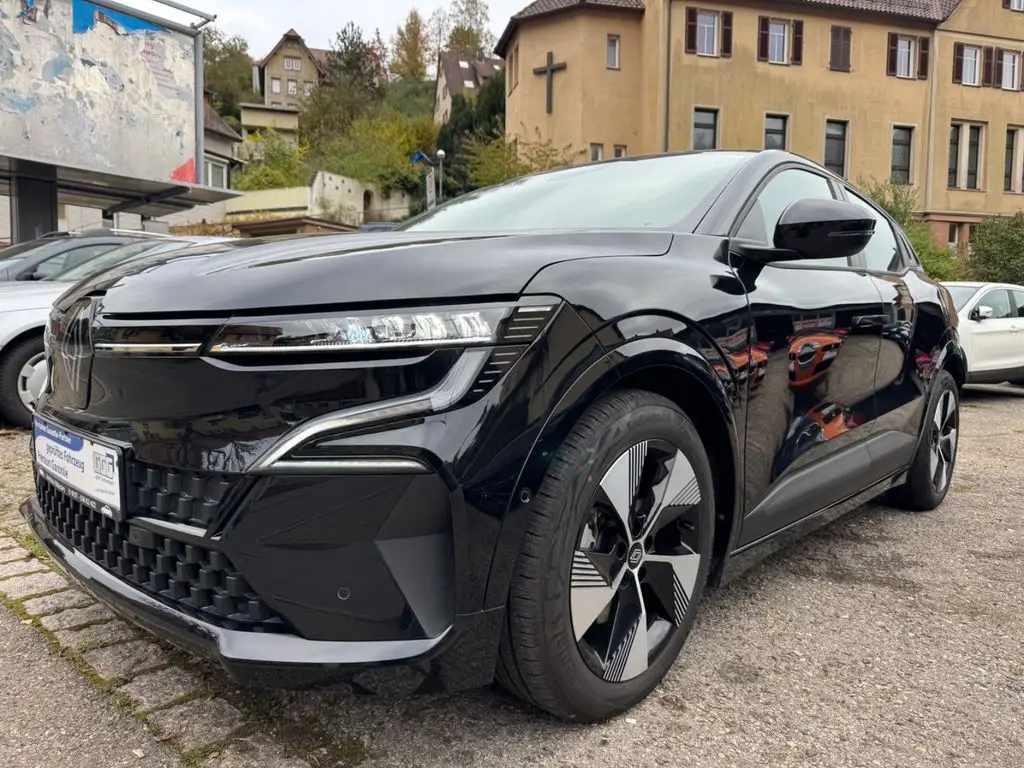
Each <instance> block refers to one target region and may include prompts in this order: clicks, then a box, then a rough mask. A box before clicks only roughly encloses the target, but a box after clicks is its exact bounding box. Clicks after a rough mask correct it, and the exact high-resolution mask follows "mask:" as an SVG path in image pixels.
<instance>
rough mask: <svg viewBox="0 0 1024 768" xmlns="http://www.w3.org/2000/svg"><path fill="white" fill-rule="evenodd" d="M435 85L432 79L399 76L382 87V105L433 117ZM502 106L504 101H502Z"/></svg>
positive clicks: (412, 113)
mask: <svg viewBox="0 0 1024 768" xmlns="http://www.w3.org/2000/svg"><path fill="white" fill-rule="evenodd" d="M435 89H436V86H435V84H434V81H433V80H422V79H415V78H410V77H399V78H396V79H395V80H392V81H391V82H390V83H388V86H387V88H385V89H384V106H385V108H388V109H393V110H395V111H396V112H401V113H402V114H403V115H406V116H407V117H421V116H427V117H431V118H432V117H433V114H434V97H435V95H436V90H435ZM502 106H504V101H502Z"/></svg>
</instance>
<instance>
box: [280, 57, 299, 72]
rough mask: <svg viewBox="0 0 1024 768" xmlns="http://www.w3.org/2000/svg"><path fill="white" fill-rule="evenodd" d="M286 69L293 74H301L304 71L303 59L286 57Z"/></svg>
mask: <svg viewBox="0 0 1024 768" xmlns="http://www.w3.org/2000/svg"><path fill="white" fill-rule="evenodd" d="M284 68H285V69H286V70H290V71H292V72H299V71H301V70H302V59H297V58H295V57H294V56H285V57H284Z"/></svg>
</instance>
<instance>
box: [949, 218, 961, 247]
mask: <svg viewBox="0 0 1024 768" xmlns="http://www.w3.org/2000/svg"><path fill="white" fill-rule="evenodd" d="M959 240H960V225H959V224H950V225H949V231H948V232H947V234H946V244H947V245H948V246H949V247H950V248H952V249H953V250H954V251H955V250H956V245H957V243H958V242H959Z"/></svg>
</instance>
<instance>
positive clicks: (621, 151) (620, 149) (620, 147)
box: [615, 144, 626, 157]
mask: <svg viewBox="0 0 1024 768" xmlns="http://www.w3.org/2000/svg"><path fill="white" fill-rule="evenodd" d="M615 156H616V157H625V156H626V145H625V144H616V145H615Z"/></svg>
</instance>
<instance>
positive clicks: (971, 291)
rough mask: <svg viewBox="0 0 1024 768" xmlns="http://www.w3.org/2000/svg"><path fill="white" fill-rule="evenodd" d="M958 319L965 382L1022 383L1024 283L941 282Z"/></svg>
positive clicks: (1023, 378)
mask: <svg viewBox="0 0 1024 768" xmlns="http://www.w3.org/2000/svg"><path fill="white" fill-rule="evenodd" d="M944 285H945V286H946V288H948V289H949V292H950V294H951V295H952V297H953V303H954V304H955V305H956V311H957V315H958V316H959V319H960V323H959V326H958V330H959V332H960V343H961V345H962V346H963V349H964V354H966V355H967V383H968V384H999V383H1002V382H1004V381H1009V382H1012V383H1014V384H1021V385H1024V286H1020V285H1011V284H1009V283H965V282H956V283H944Z"/></svg>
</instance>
